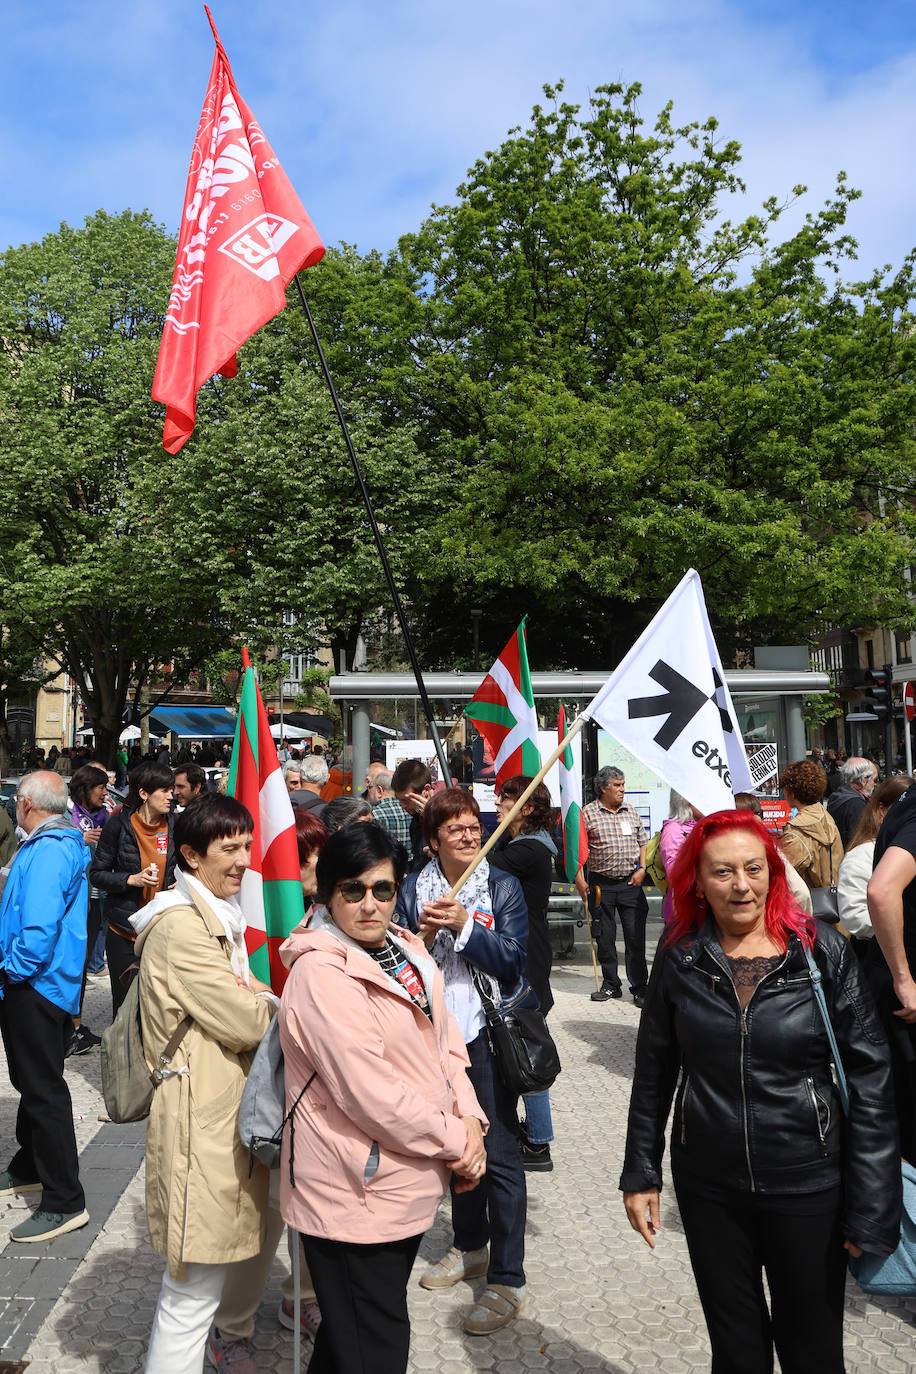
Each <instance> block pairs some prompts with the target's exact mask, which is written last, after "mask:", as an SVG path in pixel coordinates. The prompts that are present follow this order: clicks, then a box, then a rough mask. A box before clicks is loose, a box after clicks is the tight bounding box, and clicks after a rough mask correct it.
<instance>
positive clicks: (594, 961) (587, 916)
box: [582, 887, 601, 992]
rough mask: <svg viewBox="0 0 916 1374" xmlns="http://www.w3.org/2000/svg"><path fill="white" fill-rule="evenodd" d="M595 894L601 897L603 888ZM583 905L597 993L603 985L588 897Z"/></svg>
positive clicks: (598, 888)
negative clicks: (599, 975) (600, 979)
mask: <svg viewBox="0 0 916 1374" xmlns="http://www.w3.org/2000/svg"><path fill="white" fill-rule="evenodd" d="M595 893H596V894H597V895H599V896H600V893H601V888H600V887H596V888H595ZM582 905H583V906H584V907H585V926H586V929H587V930H588V947H589V949H590V950H591V952H592V968H593V969H594V970H595V991H596V992H600V991H601V984H600V983H599V981H598V961H597V959H596V958H595V946H594V943H593V941H592V918H591V913H590V912H589V909H588V898H587V897H586V899H585V901H584V902H583V903H582Z"/></svg>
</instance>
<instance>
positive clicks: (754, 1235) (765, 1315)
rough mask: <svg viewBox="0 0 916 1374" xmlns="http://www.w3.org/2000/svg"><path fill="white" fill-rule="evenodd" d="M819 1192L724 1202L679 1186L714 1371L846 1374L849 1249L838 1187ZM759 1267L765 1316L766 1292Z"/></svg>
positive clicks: (739, 1196)
mask: <svg viewBox="0 0 916 1374" xmlns="http://www.w3.org/2000/svg"><path fill="white" fill-rule="evenodd" d="M816 1196H817V1195H809V1196H807V1197H805V1198H802V1199H799V1200H797V1201H798V1203H799V1205H798V1206H796V1207H793V1199H792V1198H791V1197H787V1198H786V1199H785V1200H784V1201H785V1211H779V1210H776V1209H775V1208H774V1206H773V1203H774V1199H773V1198H764V1199H761V1198H759V1197H756V1198H755V1197H753V1196H751V1195H750V1194H744V1193H741V1194H735V1195H734V1196H733V1198H730V1199H729V1200H728V1201H727V1202H724V1203H723V1202H718V1201H716V1202H713V1201H710V1200H709V1199H708V1198H703V1197H698V1196H697V1195H696V1194H695V1193H693V1192H692V1191H690V1190H689V1189H688V1188H685V1187H684V1185H683V1182H681V1183H680V1184H678V1185H677V1201H678V1207H679V1208H680V1212H681V1220H682V1221H683V1223H684V1233H685V1235H686V1237H687V1248H688V1249H689V1251H690V1263H691V1264H692V1266H693V1274H694V1278H695V1279H696V1283H697V1288H698V1290H699V1294H700V1301H701V1303H702V1304H703V1314H704V1316H705V1317H706V1326H707V1328H708V1330H709V1340H710V1343H711V1345H712V1374H771V1371H772V1369H773V1346H774V1344H775V1346H776V1352H777V1354H778V1355H779V1363H780V1366H781V1368H782V1371H783V1374H843V1370H844V1365H843V1301H844V1294H845V1287H846V1251H845V1250H844V1249H843V1235H842V1232H841V1230H840V1201H839V1195H838V1190H834V1191H832V1192H830V1193H825V1194H824V1195H823V1196H824V1205H825V1207H826V1209H827V1210H825V1211H823V1212H815V1213H811V1212H810V1211H809V1210H808V1208H809V1207H810V1206H811V1204H812V1203H813V1202H814V1198H815V1197H816ZM764 1270H766V1276H767V1283H768V1284H769V1288H770V1303H771V1310H768V1309H767V1304H766V1297H765V1295H764V1290H763V1271H764Z"/></svg>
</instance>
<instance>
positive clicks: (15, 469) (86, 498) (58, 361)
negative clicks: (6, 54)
mask: <svg viewBox="0 0 916 1374" xmlns="http://www.w3.org/2000/svg"><path fill="white" fill-rule="evenodd" d="M174 251H175V245H174V241H173V240H172V239H171V238H170V237H169V235H167V234H166V233H165V232H164V230H163V229H162V228H161V227H159V226H158V225H156V224H155V223H154V222H153V221H152V220H151V219H150V217H149V216H148V215H147V214H145V213H144V214H132V213H131V212H130V211H125V212H124V213H123V214H121V215H118V216H109V215H107V214H105V212H104V211H99V212H98V214H96V215H94V216H92V217H91V218H89V219H87V221H86V223H85V226H84V227H83V228H81V229H72V228H70V227H69V226H67V225H62V226H61V228H60V231H59V232H58V233H57V234H51V235H48V237H47V238H45V239H44V240H43V241H42V242H41V243H39V244H26V245H24V246H22V247H20V248H15V249H10V250H9V251H8V252H7V253H5V254H4V255H3V257H2V259H0V491H2V493H3V499H2V502H0V577H2V587H0V620H2V621H3V622H4V623H6V624H9V625H11V626H15V628H16V633H17V636H19V638H20V639H21V640H22V641H23V642H24V643H25V644H26V645H27V647H28V649H29V652H31V653H32V654H33V655H34V656H36V657H38V656H40V655H47V657H48V658H49V659H50V660H51V661H52V662H54V663H56V664H57V665H59V667H60V668H62V669H64V670H66V671H67V672H68V673H69V674H70V676H71V677H72V678H73V679H74V680H75V682H76V683H77V686H78V688H79V690H80V692H81V694H82V696H83V700H84V701H85V703H86V705H87V707H88V710H89V713H90V715H91V717H92V721H93V724H94V726H95V730H96V743H97V748H98V751H99V754H100V756H101V757H102V758H106V759H107V760H108V761H109V762H111V761H113V757H114V752H115V748H116V742H117V737H118V733H119V731H120V729H121V723H122V715H123V711H124V708H125V705H126V704H127V702H128V700H129V699H131V698H133V700H134V701H135V702H139V699H140V693H141V690H142V689H143V687H144V686H145V684H147V683H148V682H149V681H151V680H157V679H159V678H160V677H163V676H164V678H165V681H166V686H167V687H168V686H169V685H170V684H172V683H174V682H180V681H182V680H183V679H184V677H185V676H186V674H187V673H188V671H189V670H190V668H191V667H192V666H195V665H196V664H197V663H199V662H201V660H202V658H203V657H204V655H205V654H206V652H207V651H208V650H209V649H210V648H213V647H215V645H216V644H217V643H219V642H225V629H224V628H223V627H222V626H221V625H220V624H219V621H218V619H215V618H214V617H213V614H212V612H213V604H214V603H213V597H212V592H211V590H210V589H208V588H207V587H206V586H205V584H204V582H203V579H202V578H201V577H198V576H196V575H195V574H194V571H193V564H194V543H193V540H192V539H191V538H190V537H189V531H187V529H186V528H184V527H183V524H182V521H181V518H180V517H181V513H180V511H178V510H177V509H176V507H175V504H174V502H173V500H172V494H171V493H172V487H173V483H174V471H175V467H176V466H177V464H176V461H175V460H170V459H169V458H168V456H167V455H164V454H163V451H162V448H161V435H162V430H161V413H160V412H159V408H158V407H156V406H154V405H153V403H152V402H151V400H150V387H151V384H152V376H153V370H154V366H155V360H156V355H157V351H158V343H159V335H160V332H161V328H162V317H163V311H164V308H165V304H166V302H167V300H168V295H169V288H170V283H171V272H172V265H173V261H174ZM159 699H160V700H161V697H160V698H159Z"/></svg>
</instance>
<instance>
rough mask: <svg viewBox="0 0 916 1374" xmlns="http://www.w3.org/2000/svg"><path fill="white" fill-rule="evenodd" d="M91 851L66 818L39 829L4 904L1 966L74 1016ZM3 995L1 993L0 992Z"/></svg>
mask: <svg viewBox="0 0 916 1374" xmlns="http://www.w3.org/2000/svg"><path fill="white" fill-rule="evenodd" d="M88 867H89V849H88V846H87V845H85V844H84V843H83V834H82V831H81V830H77V829H76V827H75V826H73V825H71V824H70V821H69V820H68V819H66V818H65V817H64V816H52V817H50V818H49V819H48V820H46V821H42V823H41V824H40V825H38V826H36V827H35V829H34V830H33V831H32V833H31V835H29V837H28V839H27V840H26V841H25V843H24V844H23V845H22V847H21V848H20V850H19V853H18V854H17V855H16V857H15V859H14V860H13V863H12V866H11V867H10V871H9V877H8V878H7V880H6V886H5V888H4V889H3V901H2V903H0V963H2V965H3V967H4V968H5V970H6V976H7V978H8V980H9V981H10V982H11V983H31V985H32V987H33V988H34V989H35V991H36V992H40V993H41V995H42V997H46V998H47V999H48V1001H49V1002H53V1003H54V1005H55V1006H56V1007H60V1008H61V1009H62V1010H63V1011H67V1012H70V1014H71V1015H75V1014H76V1012H78V1011H79V1009H80V987H81V984H82V981H83V964H84V963H85V961H86V934H87V932H86V923H87V918H88V907H89V884H88V882H87V879H86V870H87V868H88ZM0 991H2V990H0Z"/></svg>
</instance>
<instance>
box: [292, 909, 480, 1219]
mask: <svg viewBox="0 0 916 1374" xmlns="http://www.w3.org/2000/svg"><path fill="white" fill-rule="evenodd" d="M322 914H323V913H321V912H319V913H318V914H317V915H316V916H315V917H314V918H313V925H312V927H311V928H309V929H305V928H303V927H302V926H300V927H298V928H297V929H296V930H295V931H294V932H293V934H292V935H291V936H290V937H289V939H288V940H286V941H284V943H283V945H282V946H281V949H280V956H281V958H282V960H283V962H284V964H286V966H287V968H289V969H290V975H289V978H288V979H287V981H286V986H285V987H284V989H283V997H282V999H281V1003H280V1042H281V1044H282V1046H283V1056H284V1060H285V1064H286V1106H287V1111H288V1110H289V1109H290V1108H291V1107H292V1105H293V1103H294V1102H295V1100H296V1098H297V1097H298V1096H299V1093H300V1091H301V1090H302V1087H303V1085H304V1084H305V1083H306V1082H307V1081H308V1079H309V1077H310V1075H311V1074H312V1073H313V1072H315V1074H316V1077H315V1078H314V1080H313V1082H312V1083H311V1085H310V1086H309V1088H308V1090H307V1091H306V1092H305V1093H304V1094H303V1096H302V1099H301V1101H300V1102H299V1105H298V1107H297V1108H296V1111H295V1114H294V1117H293V1120H292V1121H291V1122H290V1125H289V1126H287V1128H286V1130H285V1131H284V1133H283V1157H282V1160H281V1165H280V1211H281V1212H282V1214H283V1218H284V1220H285V1221H286V1222H287V1223H288V1225H289V1226H291V1227H294V1228H295V1229H296V1230H297V1231H303V1232H304V1233H305V1234H306V1235H311V1236H324V1237H327V1238H328V1239H330V1240H342V1241H350V1242H355V1243H357V1244H361V1245H367V1244H375V1243H379V1242H382V1241H391V1240H401V1239H403V1238H405V1237H406V1236H415V1235H419V1234H420V1233H421V1232H422V1231H425V1230H427V1229H428V1227H429V1226H430V1225H431V1224H432V1221H433V1218H434V1216H435V1214H436V1208H437V1207H438V1206H439V1203H440V1202H441V1201H442V1198H443V1197H444V1196H445V1192H446V1190H447V1188H448V1183H449V1179H450V1177H451V1171H450V1169H449V1167H448V1165H449V1163H450V1162H452V1161H454V1160H456V1159H460V1158H461V1156H462V1155H463V1154H464V1150H465V1145H466V1142H467V1136H466V1133H465V1129H464V1126H463V1124H462V1122H461V1120H460V1119H459V1118H460V1117H462V1116H476V1117H477V1118H478V1120H480V1121H481V1122H482V1123H483V1126H484V1130H486V1128H487V1125H488V1122H487V1119H486V1117H485V1116H484V1113H483V1111H482V1110H481V1108H480V1105H479V1103H478V1101H477V1098H476V1096H475V1094H474V1089H473V1088H472V1087H471V1083H470V1080H469V1079H468V1077H467V1074H466V1073H465V1068H466V1066H467V1064H468V1057H467V1051H466V1050H465V1046H464V1041H463V1039H462V1036H461V1033H460V1032H459V1030H458V1027H457V1025H456V1024H455V1021H454V1020H453V1019H452V1017H451V1016H450V1015H449V1013H448V1012H447V1011H446V1009H445V1000H444V992H443V982H442V975H441V973H440V972H439V970H438V968H436V965H435V964H434V963H433V961H432V959H431V958H430V957H429V954H428V953H427V950H426V946H425V945H424V944H423V942H422V940H419V939H418V938H417V937H416V936H413V935H411V934H409V933H408V932H407V931H398V932H397V933H394V932H392V934H393V938H394V939H395V940H396V942H397V943H399V944H401V946H402V947H403V948H404V949H405V950H406V951H408V952H409V954H410V957H411V959H412V961H413V962H414V963H415V965H416V966H417V968H418V969H419V971H420V973H421V976H422V978H423V983H424V986H425V988H426V992H427V996H428V997H429V999H430V1005H431V1007H432V1021H430V1019H429V1017H428V1016H426V1014H425V1013H424V1012H423V1011H422V1010H421V1009H420V1008H419V1007H418V1006H416V1004H415V1003H414V1002H412V1001H411V999H410V997H409V995H408V994H407V992H406V991H405V990H404V989H403V988H401V987H400V986H399V985H398V984H396V983H395V982H394V981H393V979H391V978H389V976H388V975H387V974H386V973H384V972H383V971H382V969H381V968H380V966H379V965H378V964H377V963H376V962H375V960H374V959H372V957H371V956H370V955H368V954H366V952H365V951H364V950H362V949H360V948H359V946H358V945H357V944H356V943H355V942H354V941H351V940H348V939H347V937H346V936H344V935H342V934H341V933H340V932H337V931H336V928H335V927H332V926H327V925H325V923H324V922H323V921H322ZM290 1127H292V1128H293V1129H292V1131H291V1129H290ZM291 1141H292V1142H293V1158H294V1166H295V1178H296V1186H295V1187H293V1186H292V1185H291V1184H290V1181H289V1150H290V1142H291Z"/></svg>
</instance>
